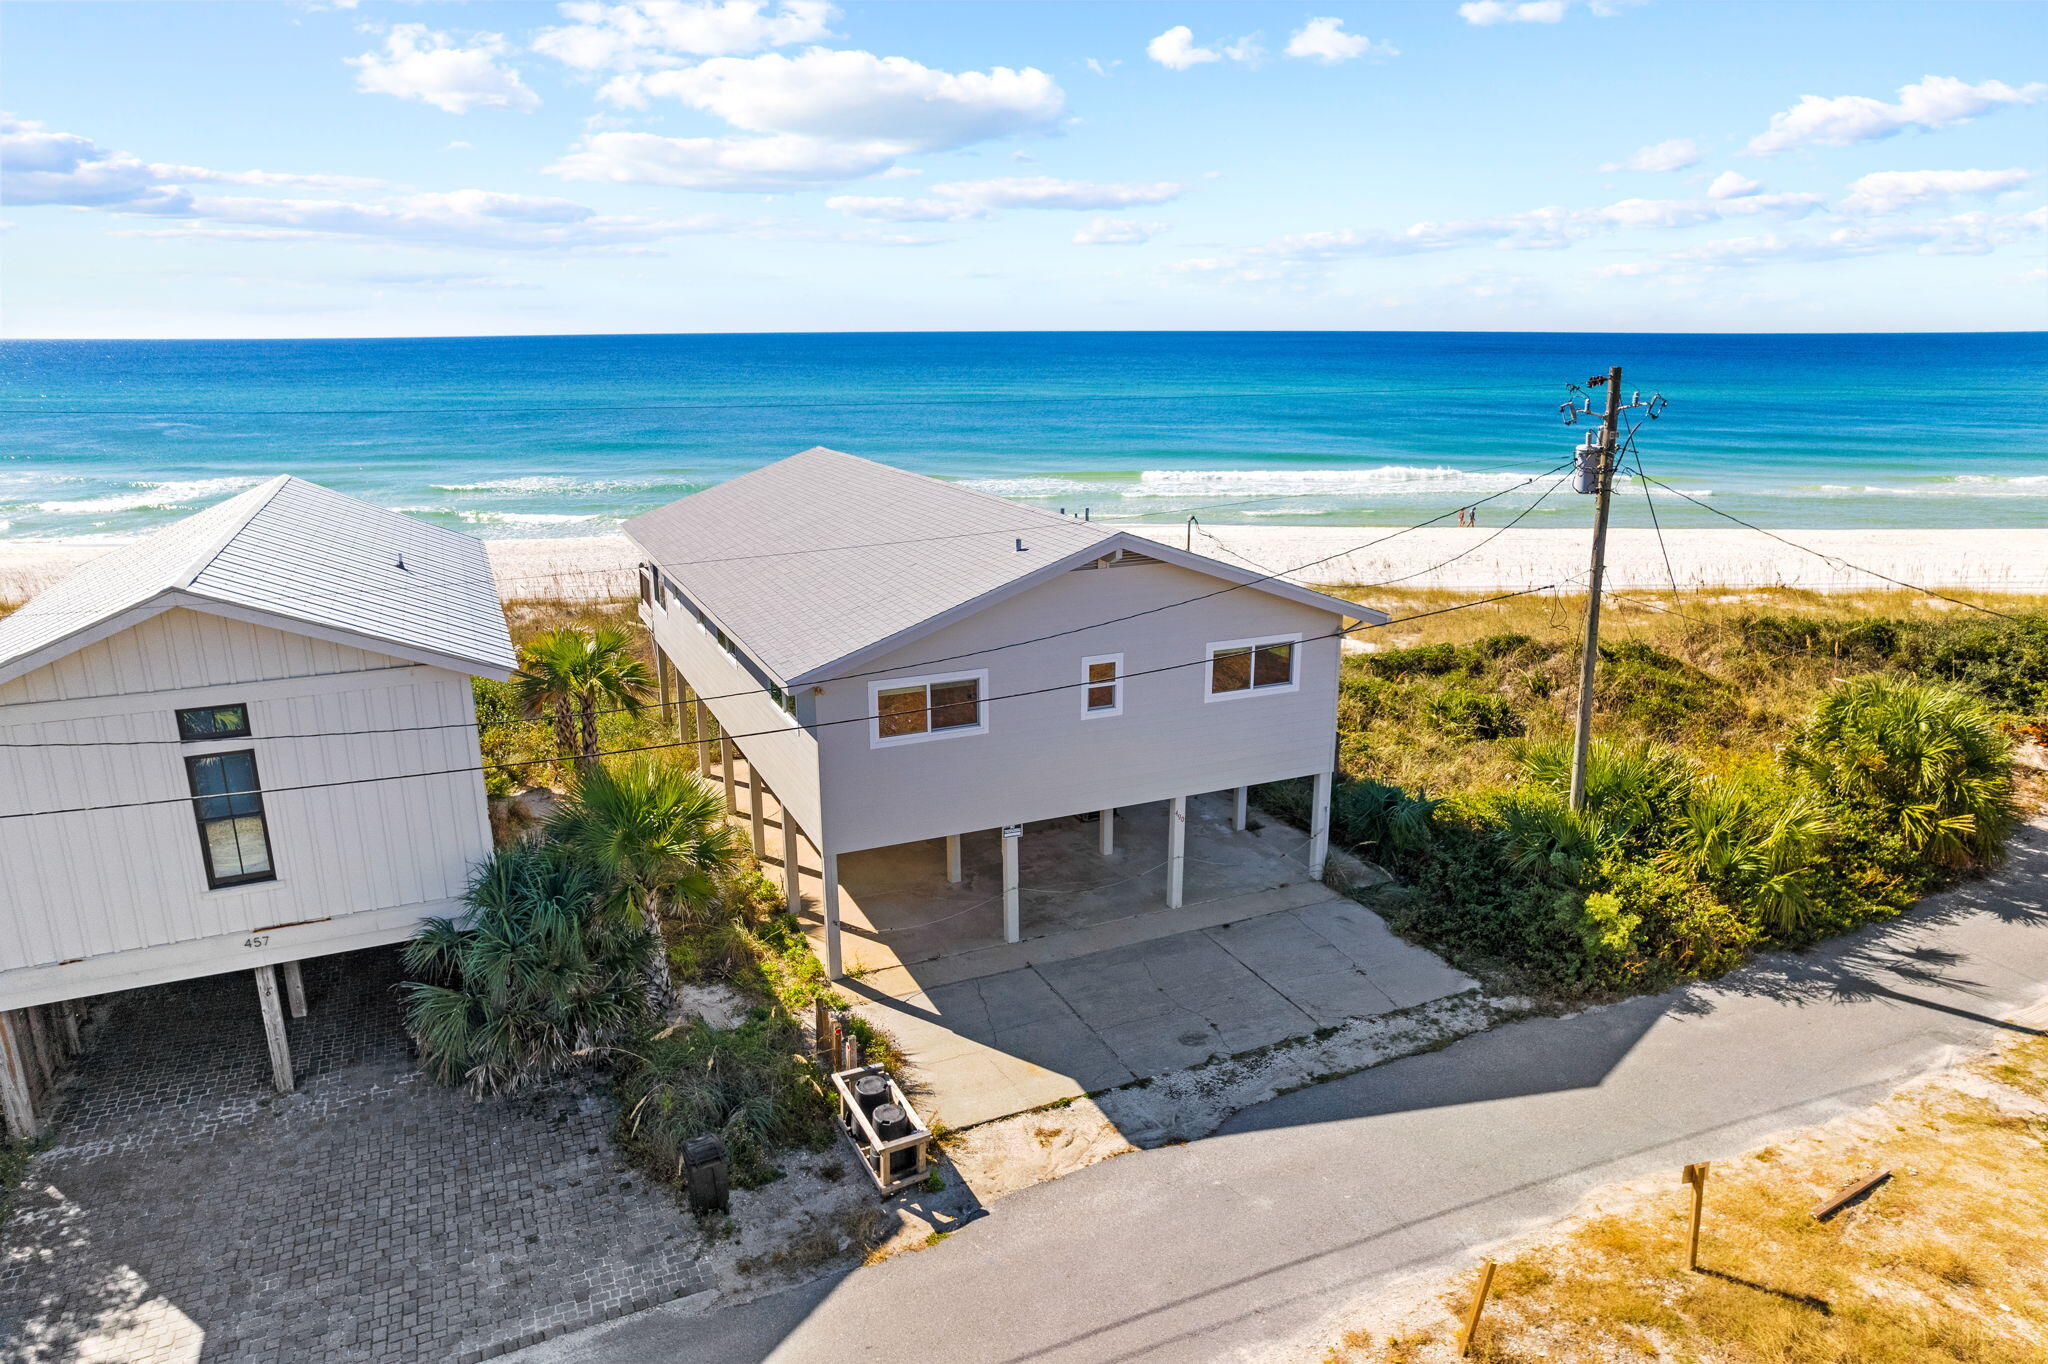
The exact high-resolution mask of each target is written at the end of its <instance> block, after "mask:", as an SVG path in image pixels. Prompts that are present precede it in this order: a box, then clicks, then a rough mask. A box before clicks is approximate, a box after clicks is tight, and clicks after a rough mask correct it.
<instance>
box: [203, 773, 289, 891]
mask: <svg viewBox="0 0 2048 1364" xmlns="http://www.w3.org/2000/svg"><path fill="white" fill-rule="evenodd" d="M185 777H186V780H188V781H189V782H190V783H191V785H192V815H193V818H194V819H196V820H197V821H198V823H199V849H200V851H201V852H202V853H203V854H205V857H206V884H207V885H209V886H211V887H213V888H214V889H215V890H218V889H220V888H221V887H222V886H240V885H246V884H247V883H249V882H251V881H274V880H276V879H277V869H276V868H275V867H274V866H273V865H272V864H271V860H270V825H269V823H268V822H267V821H266V820H265V819H264V817H263V792H262V789H261V787H260V786H259V785H258V783H257V780H256V754H255V752H254V750H251V749H246V748H245V749H240V750H237V751H236V752H233V753H195V754H193V755H192V756H191V757H189V758H187V759H185Z"/></svg>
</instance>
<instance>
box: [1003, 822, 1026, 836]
mask: <svg viewBox="0 0 2048 1364" xmlns="http://www.w3.org/2000/svg"><path fill="white" fill-rule="evenodd" d="M1003 837H1004V838H1022V837H1024V826H1023V825H1022V824H1005V825H1004V826H1003Z"/></svg>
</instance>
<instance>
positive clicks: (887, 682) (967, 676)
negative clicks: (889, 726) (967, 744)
mask: <svg viewBox="0 0 2048 1364" xmlns="http://www.w3.org/2000/svg"><path fill="white" fill-rule="evenodd" d="M969 680H972V681H974V682H977V683H979V684H980V686H979V687H978V689H977V691H978V698H979V699H977V700H976V701H975V703H974V705H975V714H976V715H977V716H978V717H979V719H980V723H978V724H973V725H958V726H955V727H954V728H952V729H927V730H925V732H924V733H922V734H892V735H890V736H888V737H887V738H884V737H883V736H882V701H881V696H882V693H883V692H885V691H895V690H897V689H898V688H900V687H919V686H921V687H924V688H926V689H927V695H926V697H925V701H926V704H927V705H929V704H930V701H931V697H930V695H929V689H930V688H931V687H934V686H941V685H944V684H945V683H947V682H966V681H969ZM988 706H989V696H988V669H986V668H980V669H976V670H974V671H972V672H964V673H926V674H924V675H923V676H921V677H885V678H881V679H880V680H878V681H874V682H870V683H868V747H869V748H899V747H901V746H902V745H904V744H922V743H928V742H930V741H931V740H933V739H965V738H968V737H970V736H972V735H976V734H986V733H988ZM926 723H927V724H929V723H930V720H929V718H927V720H926Z"/></svg>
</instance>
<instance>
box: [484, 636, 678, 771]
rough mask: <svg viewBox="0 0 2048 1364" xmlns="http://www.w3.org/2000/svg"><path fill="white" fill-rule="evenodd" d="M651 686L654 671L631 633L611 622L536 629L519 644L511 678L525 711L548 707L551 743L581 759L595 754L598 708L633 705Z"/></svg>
mask: <svg viewBox="0 0 2048 1364" xmlns="http://www.w3.org/2000/svg"><path fill="white" fill-rule="evenodd" d="M653 686H654V679H653V675H652V674H651V673H650V672H649V671H648V668H647V665H646V663H644V662H642V661H641V660H640V658H639V657H637V656H636V654H635V651H634V647H633V637H632V636H631V635H630V634H628V633H627V632H626V631H624V630H621V629H619V628H618V627H617V626H613V625H600V626H598V627H597V628H596V629H594V630H590V631H587V632H586V631H583V630H575V629H571V628H568V627H566V626H565V627H563V628H561V629H557V630H549V631H547V632H546V633H545V634H541V635H536V636H535V637H534V638H533V639H531V640H529V641H528V642H527V644H526V647H525V648H523V649H521V650H520V669H519V672H518V673H517V674H516V675H515V676H514V678H513V687H514V691H515V694H516V695H517V696H518V698H519V702H520V704H521V705H522V706H524V707H525V709H526V713H527V714H528V715H539V714H541V713H542V712H544V711H545V712H548V713H551V714H552V715H553V717H554V722H555V747H556V748H557V749H558V750H560V751H561V752H562V753H563V754H564V755H567V754H571V753H573V754H575V755H576V757H577V758H578V759H579V760H580V761H581V762H583V763H585V764H588V763H590V762H592V761H594V760H595V759H596V757H597V752H598V743H597V715H598V711H599V710H600V709H603V708H608V707H616V708H623V709H627V710H632V709H637V708H638V707H639V706H640V705H641V703H642V702H643V701H645V700H646V698H647V694H648V693H649V692H650V691H651V690H652V689H653Z"/></svg>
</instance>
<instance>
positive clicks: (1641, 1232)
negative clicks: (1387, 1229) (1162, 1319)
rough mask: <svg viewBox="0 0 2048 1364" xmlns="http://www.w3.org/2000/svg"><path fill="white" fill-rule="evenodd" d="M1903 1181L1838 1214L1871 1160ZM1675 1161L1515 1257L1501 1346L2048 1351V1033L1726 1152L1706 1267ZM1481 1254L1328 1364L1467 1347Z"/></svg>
mask: <svg viewBox="0 0 2048 1364" xmlns="http://www.w3.org/2000/svg"><path fill="white" fill-rule="evenodd" d="M1877 1170H1890V1171H1891V1172H1892V1178H1891V1180H1890V1181H1889V1182H1888V1183H1886V1184H1884V1185H1881V1186H1880V1187H1879V1188H1878V1189H1876V1190H1875V1191H1874V1192H1873V1193H1871V1194H1870V1195H1868V1196H1867V1197H1866V1198H1864V1199H1863V1200H1861V1201H1860V1202H1858V1203H1856V1204H1852V1205H1851V1206H1850V1207H1849V1208H1847V1209H1845V1210H1844V1211H1842V1212H1840V1213H1838V1214H1836V1215H1835V1216H1834V1217H1833V1218H1832V1219H1830V1220H1829V1221H1827V1222H1819V1221H1816V1220H1815V1219H1814V1218H1813V1216H1812V1215H1811V1214H1812V1210H1813V1208H1814V1207H1815V1205H1817V1204H1818V1203H1819V1202H1820V1201H1821V1200H1823V1199H1824V1198H1826V1197H1827V1196H1829V1195H1830V1194H1832V1193H1834V1192H1836V1191H1838V1190H1840V1189H1842V1188H1843V1187H1845V1186H1847V1185H1848V1184H1850V1183H1852V1182H1854V1181H1855V1180H1856V1179H1858V1178H1859V1177H1861V1176H1863V1175H1865V1174H1868V1173H1871V1172H1874V1171H1877ZM1689 1198H1690V1192H1689V1191H1688V1190H1687V1189H1685V1188H1684V1187H1683V1186H1682V1185H1681V1184H1680V1182H1679V1179H1678V1174H1677V1172H1676V1171H1673V1172H1671V1174H1670V1175H1669V1176H1668V1177H1667V1178H1665V1179H1663V1180H1661V1181H1657V1182H1654V1183H1650V1184H1647V1185H1638V1186H1635V1187H1633V1188H1631V1189H1628V1190H1622V1191H1611V1190H1610V1191H1601V1192H1599V1193H1596V1194H1594V1195H1593V1196H1592V1198H1591V1199H1589V1200H1588V1203H1589V1206H1595V1207H1608V1208H1612V1209H1614V1210H1612V1211H1607V1212H1604V1213H1600V1214H1597V1215H1594V1216H1591V1217H1588V1218H1585V1219H1584V1220H1581V1221H1579V1222H1577V1223H1576V1224H1575V1225H1572V1226H1570V1227H1569V1228H1568V1229H1564V1230H1561V1231H1558V1232H1554V1233H1550V1234H1545V1235H1542V1236H1541V1237H1540V1238H1539V1239H1537V1240H1536V1241H1534V1242H1525V1243H1524V1244H1522V1245H1520V1246H1518V1247H1515V1248H1512V1249H1511V1250H1510V1251H1509V1252H1507V1253H1505V1254H1503V1255H1501V1256H1500V1257H1499V1268H1498V1271H1497V1273H1496V1275H1495V1278H1494V1285H1493V1294H1492V1298H1491V1300H1490V1302H1489V1305H1488V1307H1487V1310H1486V1315H1485V1319H1484V1321H1483V1323H1482V1325H1481V1327H1480V1331H1479V1335H1478V1338H1477V1339H1476V1341H1475V1342H1474V1348H1473V1350H1472V1354H1471V1356H1470V1358H1472V1359H1474V1360H1478V1361H1486V1362H1488V1364H1535V1361H1546V1360H1572V1361H1575V1364H1577V1362H1581V1361H1585V1362H1593V1361H1612V1360H1645V1361H1693V1362H1696V1364H1852V1362H1853V1364H1931V1362H1936V1361H1954V1362H1955V1364H1962V1361H1968V1362H1969V1364H2033V1361H2038V1360H2041V1359H2044V1358H2048V1256H2044V1255H2043V1254H2042V1252H2041V1248H2042V1247H2043V1246H2044V1245H2048V1039H2044V1038H2039V1037H2035V1038H2032V1039H2030V1040H2027V1041H2025V1042H2021V1043H2017V1044H2014V1045H2010V1046H2008V1047H2007V1048H2005V1049H2004V1050H2003V1051H2002V1052H2001V1053H1999V1054H1996V1055H1995V1056H1993V1057H1992V1058H1991V1059H1988V1060H1985V1061H1981V1062H1979V1063H1977V1064H1974V1065H1971V1066H1968V1067H1966V1068H1964V1069H1962V1070H1960V1071H1958V1072H1955V1073H1952V1074H1951V1075H1949V1076H1945V1077H1942V1078H1941V1079H1939V1080H1937V1081H1935V1082H1933V1083H1931V1084H1929V1085H1924V1086H1920V1087H1917V1088H1915V1089H1910V1090H1907V1091H1905V1092H1903V1093H1901V1094H1899V1095H1896V1096H1894V1097H1893V1098H1892V1099H1891V1100H1889V1101H1887V1102H1885V1103H1883V1104H1880V1105H1878V1106H1877V1107H1875V1108H1873V1109H1870V1110H1867V1111H1865V1112H1864V1113H1861V1114H1857V1115H1854V1116H1852V1117H1851V1118H1849V1119H1846V1120H1843V1121H1841V1122H1838V1123H1834V1124H1830V1125H1829V1126H1827V1127H1824V1128H1819V1129H1816V1130H1814V1131H1813V1132H1811V1133H1807V1134H1803V1135H1802V1136H1800V1137H1799V1138H1797V1139H1795V1140H1790V1141H1787V1142H1785V1143H1783V1144H1781V1145H1775V1146H1767V1147H1764V1148H1761V1149H1759V1150H1756V1151H1752V1152H1749V1153H1748V1154H1747V1155H1744V1156H1742V1157H1740V1158H1738V1159H1736V1160H1731V1161H1725V1162H1721V1163H1718V1164H1716V1165H1714V1166H1713V1167H1712V1173H1711V1176H1710V1178H1709V1179H1708V1183H1707V1215H1706V1218H1705V1221H1704V1224H1703V1233H1702V1236H1701V1248H1700V1265H1701V1272H1699V1273H1693V1272H1690V1271H1689V1270H1688V1269H1687V1268H1686V1263H1685V1262H1686V1237H1687V1227H1688V1224H1687V1213H1688V1209H1689V1202H1688V1200H1689ZM1476 1274H1477V1271H1476V1270H1474V1271H1468V1272H1466V1273H1464V1274H1461V1275H1458V1276H1457V1277H1456V1278H1455V1279H1454V1280H1453V1281H1451V1282H1450V1283H1448V1284H1445V1285H1441V1290H1442V1291H1441V1292H1440V1293H1435V1294H1432V1295H1431V1298H1430V1299H1429V1300H1425V1301H1422V1302H1420V1303H1418V1304H1416V1305H1415V1306H1414V1307H1413V1308H1412V1309H1410V1310H1397V1311H1394V1312H1392V1313H1389V1314H1386V1315H1384V1316H1381V1317H1379V1318H1377V1319H1374V1318H1372V1317H1367V1318H1366V1319H1365V1321H1364V1322H1363V1323H1362V1324H1360V1325H1358V1326H1356V1327H1354V1328H1353V1329H1351V1330H1350V1331H1348V1332H1347V1333H1346V1334H1344V1336H1343V1337H1342V1338H1341V1339H1340V1340H1339V1341H1338V1342H1337V1343H1336V1344H1335V1345H1333V1346H1332V1347H1330V1349H1329V1350H1328V1351H1327V1353H1326V1354H1325V1355H1324V1356H1323V1358H1324V1360H1325V1361H1326V1364H1438V1362H1439V1361H1449V1360H1453V1359H1455V1358H1457V1346H1456V1339H1457V1333H1458V1320H1457V1315H1458V1314H1459V1313H1460V1312H1462V1310H1463V1308H1464V1306H1465V1304H1466V1303H1468V1302H1469V1301H1470V1297H1471V1293H1472V1291H1473V1287H1474V1285H1475V1283H1476Z"/></svg>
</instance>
